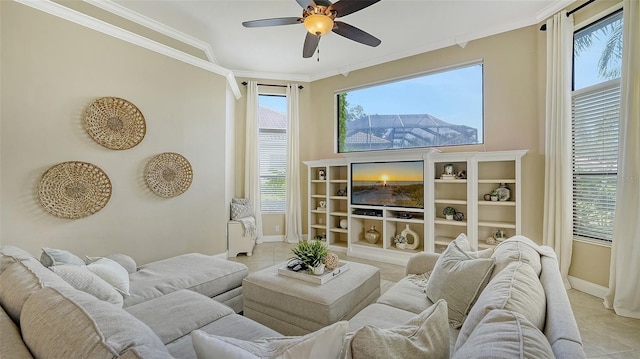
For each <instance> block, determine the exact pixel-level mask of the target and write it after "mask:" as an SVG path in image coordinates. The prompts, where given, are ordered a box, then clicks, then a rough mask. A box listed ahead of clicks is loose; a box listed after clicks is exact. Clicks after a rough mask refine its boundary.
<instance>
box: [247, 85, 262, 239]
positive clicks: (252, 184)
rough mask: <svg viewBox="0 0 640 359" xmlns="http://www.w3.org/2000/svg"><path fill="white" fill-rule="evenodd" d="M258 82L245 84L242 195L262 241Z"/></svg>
mask: <svg viewBox="0 0 640 359" xmlns="http://www.w3.org/2000/svg"><path fill="white" fill-rule="evenodd" d="M258 131H259V126H258V82H257V81H249V84H248V85H247V129H246V135H245V143H246V145H245V162H244V195H245V197H246V198H249V200H251V204H252V205H253V213H254V215H255V217H256V235H257V239H256V243H262V236H263V234H262V211H261V210H260V203H261V201H260V161H259V158H258Z"/></svg>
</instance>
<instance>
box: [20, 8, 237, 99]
mask: <svg viewBox="0 0 640 359" xmlns="http://www.w3.org/2000/svg"><path fill="white" fill-rule="evenodd" d="M15 1H16V2H18V3H20V4H23V5H26V6H29V7H31V8H34V9H36V10H40V11H43V12H45V13H47V14H50V15H53V16H56V17H59V18H61V19H65V20H67V21H71V22H73V23H75V24H78V25H80V26H84V27H86V28H89V29H92V30H95V31H98V32H101V33H103V34H105V35H109V36H112V37H114V38H117V39H120V40H123V41H126V42H128V43H131V44H134V45H137V46H140V47H142V48H145V49H148V50H151V51H154V52H156V53H159V54H161V55H165V56H168V57H170V58H173V59H175V60H178V61H181V62H184V63H186V64H189V65H192V66H196V67H198V68H201V69H203V70H206V71H209V72H212V73H215V74H218V75H221V76H224V77H225V78H226V79H227V82H228V86H229V87H230V88H231V90H232V91H233V93H234V95H235V96H236V99H238V98H240V97H241V93H240V88H239V87H238V84H237V82H236V81H235V78H234V75H233V72H232V71H230V70H228V69H225V68H223V67H222V66H219V65H216V64H213V63H211V62H209V61H206V60H203V59H201V58H198V57H196V56H193V55H190V54H187V53H185V52H182V51H179V50H176V49H174V48H172V47H169V46H167V45H164V44H161V43H159V42H157V41H153V40H151V39H148V38H146V37H143V36H140V35H138V34H135V33H133V32H131V31H127V30H124V29H122V28H119V27H117V26H114V25H112V24H109V23H107V22H104V21H102V20H98V19H96V18H94V17H91V16H88V15H86V14H83V13H81V12H79V11H76V10H73V9H70V8H68V7H65V6H63V5H60V4H58V3H55V2H53V1H50V0H15Z"/></svg>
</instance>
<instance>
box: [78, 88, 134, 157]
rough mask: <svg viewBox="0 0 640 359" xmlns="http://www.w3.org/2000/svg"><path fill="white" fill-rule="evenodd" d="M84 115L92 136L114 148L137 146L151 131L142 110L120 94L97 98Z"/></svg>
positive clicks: (85, 124)
mask: <svg viewBox="0 0 640 359" xmlns="http://www.w3.org/2000/svg"><path fill="white" fill-rule="evenodd" d="M82 117H83V123H84V128H85V130H86V131H87V133H88V134H89V136H91V138H93V140H94V141H96V142H98V143H99V144H101V145H102V146H104V147H106V148H110V149H112V150H126V149H129V148H131V147H135V146H136V145H137V144H138V143H140V142H141V141H142V139H143V138H144V135H145V133H146V132H147V127H146V123H145V120H144V116H142V112H140V110H138V108H137V107H136V106H135V105H134V104H132V103H131V102H129V101H127V100H124V99H121V98H117V97H102V98H99V99H97V100H95V101H93V102H92V103H91V104H90V105H89V107H87V109H86V110H85V111H84V114H83V116H82Z"/></svg>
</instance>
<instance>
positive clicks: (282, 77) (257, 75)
mask: <svg viewBox="0 0 640 359" xmlns="http://www.w3.org/2000/svg"><path fill="white" fill-rule="evenodd" d="M233 73H234V74H235V76H236V77H245V78H254V79H264V80H279V81H295V82H311V80H310V78H309V76H307V75H296V74H284V73H274V72H254V71H239V70H236V71H234V72H233Z"/></svg>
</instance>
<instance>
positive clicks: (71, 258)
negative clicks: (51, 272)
mask: <svg viewBox="0 0 640 359" xmlns="http://www.w3.org/2000/svg"><path fill="white" fill-rule="evenodd" d="M40 263H42V265H43V266H45V267H51V266H57V265H60V264H71V265H75V266H83V265H84V261H83V260H82V259H80V257H78V256H76V255H75V254H73V253H71V252H69V251H65V250H64V249H54V248H46V247H45V248H42V254H41V255H40Z"/></svg>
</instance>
